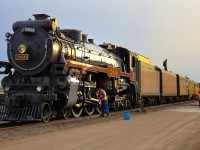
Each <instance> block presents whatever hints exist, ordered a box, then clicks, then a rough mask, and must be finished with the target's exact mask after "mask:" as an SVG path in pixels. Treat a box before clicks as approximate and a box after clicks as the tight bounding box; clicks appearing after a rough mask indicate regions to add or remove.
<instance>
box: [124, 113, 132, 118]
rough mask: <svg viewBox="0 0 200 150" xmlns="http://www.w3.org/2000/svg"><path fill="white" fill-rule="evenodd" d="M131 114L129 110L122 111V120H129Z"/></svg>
mask: <svg viewBox="0 0 200 150" xmlns="http://www.w3.org/2000/svg"><path fill="white" fill-rule="evenodd" d="M130 119H131V114H130V113H129V112H124V120H130Z"/></svg>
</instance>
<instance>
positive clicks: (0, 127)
mask: <svg viewBox="0 0 200 150" xmlns="http://www.w3.org/2000/svg"><path fill="white" fill-rule="evenodd" d="M192 102H194V101H184V102H178V103H171V104H164V105H156V106H151V107H145V109H146V111H147V112H151V111H157V110H161V109H165V108H167V107H169V106H176V105H188V106H191V104H189V103H192ZM124 112H130V113H131V114H141V113H143V112H142V111H141V109H140V108H137V109H127V110H122V111H117V112H111V114H110V116H109V117H104V118H102V117H101V118H100V117H98V116H99V114H94V115H92V116H82V117H79V118H68V119H66V120H64V119H57V118H52V119H51V121H49V122H47V123H43V122H39V121H26V122H0V134H1V132H2V131H3V132H4V131H7V130H12V131H18V130H22V129H23V130H24V129H29V128H43V127H44V128H48V127H50V126H57V127H59V126H65V127H67V126H68V124H69V126H73V125H70V124H82V123H83V122H84V123H86V124H87V122H90V120H91V122H92V121H97V120H102V119H103V120H104V119H105V120H109V119H114V118H118V117H122V116H123V113H124Z"/></svg>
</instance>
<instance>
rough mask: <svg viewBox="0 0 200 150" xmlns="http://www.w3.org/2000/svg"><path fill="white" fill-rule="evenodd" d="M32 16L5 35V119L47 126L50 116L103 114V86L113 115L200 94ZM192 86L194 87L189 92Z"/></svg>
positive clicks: (125, 53) (141, 61)
mask: <svg viewBox="0 0 200 150" xmlns="http://www.w3.org/2000/svg"><path fill="white" fill-rule="evenodd" d="M34 17H35V20H30V19H29V20H27V21H17V22H15V23H14V24H13V31H14V33H13V34H10V33H6V38H7V43H8V44H7V45H8V46H7V55H8V60H9V62H1V63H0V66H1V67H4V68H5V71H2V72H1V73H2V74H3V73H5V74H8V75H7V76H6V77H4V78H3V80H2V87H3V88H4V94H1V95H0V96H1V97H0V118H1V120H12V121H18V120H42V121H44V122H48V121H49V119H50V118H51V117H52V116H59V115H62V117H63V118H65V119H66V118H68V116H69V115H70V114H71V115H72V116H73V117H79V116H80V115H81V114H82V113H83V112H84V113H85V114H87V115H92V114H93V113H94V112H95V111H97V112H99V113H100V110H99V103H100V100H99V99H98V96H97V93H96V91H97V90H96V89H97V88H98V87H100V86H101V87H103V88H104V89H105V90H106V92H107V94H108V100H109V106H110V108H112V109H115V110H119V109H127V108H131V107H132V108H135V107H137V106H138V104H139V105H145V106H151V105H157V104H164V103H169V102H176V101H182V100H187V99H188V98H189V96H190V97H192V96H195V95H197V94H198V92H199V84H197V83H196V84H195V82H194V81H192V80H189V79H188V78H186V77H183V76H180V75H178V74H177V75H175V74H173V73H170V72H167V71H165V70H162V69H161V68H158V67H157V66H154V65H152V64H151V62H150V60H149V59H148V58H146V57H144V56H141V55H139V54H137V53H134V52H132V51H130V50H128V49H126V48H123V47H118V46H115V45H112V44H102V45H99V46H97V45H96V44H95V43H94V41H93V40H92V39H88V38H87V35H86V34H82V32H81V31H79V30H73V29H62V30H61V29H60V28H59V27H58V26H57V19H56V18H54V19H51V18H49V17H50V16H48V15H46V14H36V15H34ZM190 81H191V85H192V84H193V85H194V86H193V87H192V86H190V87H191V88H188V87H189V86H188V83H190ZM195 85H196V86H195ZM192 89H193V90H192Z"/></svg>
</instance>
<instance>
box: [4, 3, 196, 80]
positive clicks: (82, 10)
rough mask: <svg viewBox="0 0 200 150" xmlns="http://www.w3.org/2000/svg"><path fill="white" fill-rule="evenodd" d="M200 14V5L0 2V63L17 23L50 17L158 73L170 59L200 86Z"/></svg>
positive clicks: (172, 66) (178, 70)
mask: <svg viewBox="0 0 200 150" xmlns="http://www.w3.org/2000/svg"><path fill="white" fill-rule="evenodd" d="M199 8H200V1H199V0H34V1H30V0H29V1H28V0H1V2H0V16H1V24H0V52H1V55H0V60H7V56H6V42H5V40H4V39H5V37H4V35H5V33H6V32H12V24H13V22H15V21H17V20H26V19H28V18H33V17H32V14H36V13H47V14H49V15H50V16H51V17H52V18H54V17H56V18H58V21H59V22H58V23H59V26H60V27H61V28H73V29H80V30H82V31H83V33H87V34H88V35H89V38H94V39H95V42H96V43H97V44H101V43H103V42H111V43H113V44H116V45H120V46H123V47H126V48H129V49H132V50H133V51H135V52H137V53H139V54H142V55H144V56H146V57H148V58H150V59H151V61H152V63H153V64H155V65H157V66H159V67H162V62H163V60H164V59H166V58H167V59H168V68H169V70H170V71H172V72H174V73H178V74H181V75H185V76H188V77H189V78H191V79H193V80H195V81H197V82H200V67H199V64H200V63H199V61H200V16H199V15H200V9H199Z"/></svg>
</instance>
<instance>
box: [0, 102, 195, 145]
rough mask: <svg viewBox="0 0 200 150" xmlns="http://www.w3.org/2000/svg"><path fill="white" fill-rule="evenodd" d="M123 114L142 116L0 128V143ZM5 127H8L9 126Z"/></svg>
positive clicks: (96, 119)
mask: <svg viewBox="0 0 200 150" xmlns="http://www.w3.org/2000/svg"><path fill="white" fill-rule="evenodd" d="M193 102H194V101H193ZM189 103H191V101H190V102H184V103H177V104H168V105H162V106H154V107H149V108H146V111H147V113H151V112H153V111H160V110H163V109H166V108H169V107H176V106H177V105H183V104H184V105H185V104H188V105H189ZM124 112H129V113H130V114H131V116H132V117H134V115H139V114H143V112H142V111H141V109H134V110H126V111H120V112H115V113H114V112H112V113H111V114H110V116H109V117H98V116H99V115H93V116H84V117H81V118H69V119H67V120H53V121H50V122H49V123H38V122H35V123H33V124H31V125H30V124H29V125H24V124H22V125H21V126H20V124H18V125H19V126H14V127H9V128H1V127H0V141H1V142H2V141H5V140H10V139H16V138H21V137H26V136H30V135H36V134H41V133H47V132H55V131H58V130H63V129H68V128H74V127H79V126H83V125H89V124H95V123H101V122H107V121H109V120H118V119H122V118H123V115H124ZM7 125H8V126H9V124H7Z"/></svg>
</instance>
